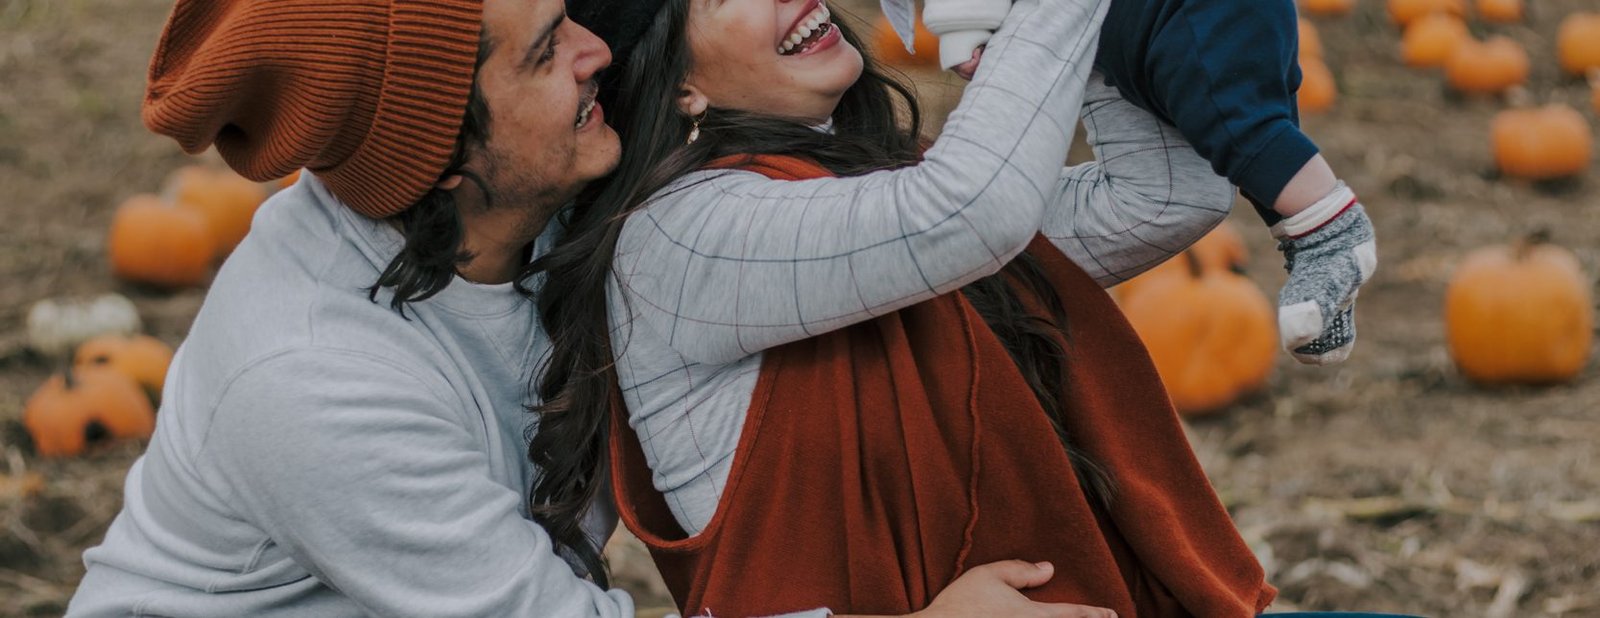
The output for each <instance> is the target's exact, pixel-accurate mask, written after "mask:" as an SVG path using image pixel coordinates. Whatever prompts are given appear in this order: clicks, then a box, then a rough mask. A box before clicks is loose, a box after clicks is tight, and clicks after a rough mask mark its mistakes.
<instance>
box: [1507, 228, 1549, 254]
mask: <svg viewBox="0 0 1600 618" xmlns="http://www.w3.org/2000/svg"><path fill="white" fill-rule="evenodd" d="M1548 244H1550V230H1549V229H1548V228H1539V229H1537V230H1534V231H1532V232H1530V233H1529V234H1528V235H1527V236H1524V237H1522V238H1521V239H1519V240H1518V241H1517V245H1516V247H1515V248H1514V249H1513V250H1512V253H1514V254H1515V255H1516V257H1517V261H1519V262H1520V261H1522V260H1526V259H1528V254H1530V253H1533V250H1534V248H1536V247H1538V246H1539V245H1548Z"/></svg>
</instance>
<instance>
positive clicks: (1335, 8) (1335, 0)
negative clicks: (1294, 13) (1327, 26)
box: [1300, 0, 1356, 17]
mask: <svg viewBox="0 0 1600 618" xmlns="http://www.w3.org/2000/svg"><path fill="white" fill-rule="evenodd" d="M1355 6H1356V0H1300V10H1301V11H1304V12H1306V13H1308V14H1311V15H1318V16H1321V17H1339V16H1341V15H1345V14H1348V13H1349V12H1350V9H1353V8H1355Z"/></svg>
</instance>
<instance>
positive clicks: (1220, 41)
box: [1095, 0, 1317, 224]
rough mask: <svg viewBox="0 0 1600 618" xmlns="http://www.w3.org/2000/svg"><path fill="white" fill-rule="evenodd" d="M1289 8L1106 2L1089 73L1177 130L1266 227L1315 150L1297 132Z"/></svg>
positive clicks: (1252, 3)
mask: <svg viewBox="0 0 1600 618" xmlns="http://www.w3.org/2000/svg"><path fill="white" fill-rule="evenodd" d="M1298 45H1299V30H1298V28H1297V27H1296V22H1295V9H1294V4H1293V0H1112V2H1111V8H1110V10H1109V13H1108V14H1107V15H1106V20H1105V24H1104V26H1102V27H1101V30H1100V49H1099V53H1098V56H1097V57H1096V58H1095V68H1097V69H1099V71H1100V72H1101V73H1102V74H1103V75H1105V77H1106V81H1107V82H1108V83H1110V84H1111V85H1113V86H1116V87H1117V89H1118V90H1120V91H1121V92H1122V95H1123V96H1124V97H1125V98H1127V99H1128V100H1129V101H1131V102H1133V103H1134V104H1135V105H1138V106H1139V107H1142V108H1144V109H1146V110H1149V111H1150V112H1151V113H1153V114H1155V115H1156V116H1158V117H1160V118H1161V119H1163V120H1165V121H1167V122H1169V123H1171V124H1172V125H1173V126H1175V127H1177V128H1178V131H1179V132H1180V133H1182V134H1183V136H1184V138H1185V139H1187V140H1188V141H1189V144H1190V145H1191V146H1193V147H1194V149H1195V151H1197V152H1199V153H1200V155H1201V156H1203V157H1205V158H1206V160H1208V161H1210V162H1211V167H1212V169H1214V170H1216V172H1217V173H1218V174H1221V175H1223V176H1226V177H1227V178H1228V180H1229V181H1231V182H1232V183H1233V184H1234V185H1235V186H1237V187H1239V188H1240V190H1241V191H1243V192H1244V195H1245V197H1246V198H1248V199H1249V200H1250V201H1251V202H1252V203H1254V204H1255V205H1256V210H1257V211H1258V212H1260V213H1261V216H1262V217H1263V218H1264V219H1266V220H1267V223H1268V224H1273V223H1276V222H1277V221H1278V220H1280V219H1281V218H1282V217H1281V216H1280V215H1278V214H1277V213H1276V212H1273V211H1272V209H1271V205H1272V204H1273V202H1275V201H1277V199H1278V194H1279V193H1281V192H1282V191H1283V187H1284V185H1287V184H1288V183H1289V180H1290V179H1291V178H1293V177H1294V175H1295V173H1296V172H1298V171H1300V168H1301V167H1303V166H1304V165H1305V163H1306V162H1307V161H1309V160H1311V157H1313V156H1315V155H1316V154H1317V146H1316V144H1313V143H1312V142H1311V140H1310V139H1309V138H1307V137H1306V135H1305V134H1304V133H1302V132H1301V131H1300V118H1299V112H1298V109H1297V106H1296V103H1295V93H1296V91H1298V90H1299V89H1300V66H1299V63H1298V61H1297V58H1298Z"/></svg>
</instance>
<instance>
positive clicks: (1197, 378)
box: [1122, 252, 1278, 415]
mask: <svg viewBox="0 0 1600 618" xmlns="http://www.w3.org/2000/svg"><path fill="white" fill-rule="evenodd" d="M1173 261H1175V262H1176V261H1179V260H1173ZM1181 261H1182V263H1183V265H1184V266H1186V272H1183V273H1181V275H1178V276H1164V277H1159V278H1157V279H1154V280H1152V281H1150V282H1149V283H1148V284H1146V285H1145V286H1144V287H1143V288H1142V289H1140V290H1139V291H1138V293H1136V294H1131V295H1129V296H1128V297H1127V299H1126V300H1125V301H1124V302H1123V305H1122V309H1123V313H1125V314H1126V315H1127V317H1128V321H1129V322H1130V323H1131V324H1132V325H1133V328H1134V330H1135V331H1137V332H1138V333H1139V338H1140V339H1141V340H1143V341H1144V344H1145V347H1146V348H1148V349H1149V351H1150V358H1151V359H1152V360H1153V361H1155V365H1156V371H1157V372H1158V373H1160V374H1161V382H1162V383H1163V384H1165V385H1166V387H1167V393H1168V395H1170V396H1171V397H1172V404H1173V406H1174V407H1176V408H1177V409H1178V412H1179V413H1182V414H1187V415H1201V414H1208V413H1213V412H1216V411H1218V410H1220V409H1221V408H1224V407H1226V406H1228V405H1229V404H1232V403H1233V402H1234V401H1237V400H1238V398H1239V397H1241V396H1243V395H1245V394H1247V393H1250V392H1252V391H1255V390H1257V389H1260V388H1261V387H1262V386H1264V385H1265V384H1266V382H1267V379H1268V378H1269V377H1271V375H1272V368H1273V362H1274V360H1275V359H1276V357H1277V350H1278V336H1277V330H1276V328H1275V327H1274V324H1273V316H1272V311H1273V309H1272V303H1271V302H1269V301H1268V300H1267V297H1266V295H1265V294H1263V293H1262V292H1261V289H1260V288H1257V287H1256V285H1255V283H1254V282H1252V281H1250V279H1248V278H1246V277H1244V276H1242V275H1239V274H1237V273H1235V272H1232V271H1230V270H1207V269H1205V268H1203V267H1202V266H1201V264H1200V259H1199V258H1198V257H1196V256H1195V255H1194V254H1193V253H1188V252H1186V253H1185V254H1184V257H1183V258H1182V260H1181Z"/></svg>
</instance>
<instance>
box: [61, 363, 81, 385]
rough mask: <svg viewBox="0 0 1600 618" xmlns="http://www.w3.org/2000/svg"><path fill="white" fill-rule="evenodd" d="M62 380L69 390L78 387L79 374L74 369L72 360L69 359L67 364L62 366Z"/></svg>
mask: <svg viewBox="0 0 1600 618" xmlns="http://www.w3.org/2000/svg"><path fill="white" fill-rule="evenodd" d="M61 381H62V383H63V384H65V385H66V387H67V390H69V391H70V390H73V389H76V388H78V375H77V374H76V373H74V372H73V371H72V361H67V363H66V366H65V367H62V368H61Z"/></svg>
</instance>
